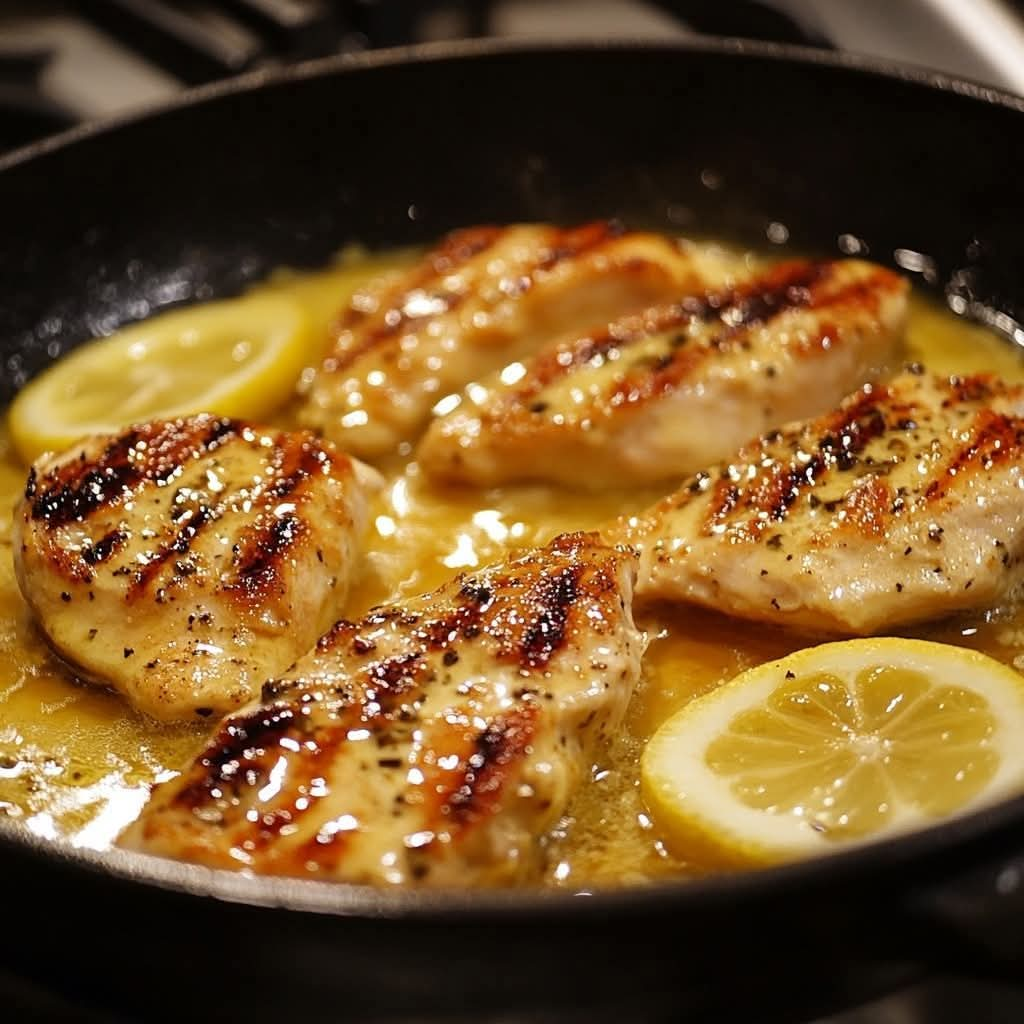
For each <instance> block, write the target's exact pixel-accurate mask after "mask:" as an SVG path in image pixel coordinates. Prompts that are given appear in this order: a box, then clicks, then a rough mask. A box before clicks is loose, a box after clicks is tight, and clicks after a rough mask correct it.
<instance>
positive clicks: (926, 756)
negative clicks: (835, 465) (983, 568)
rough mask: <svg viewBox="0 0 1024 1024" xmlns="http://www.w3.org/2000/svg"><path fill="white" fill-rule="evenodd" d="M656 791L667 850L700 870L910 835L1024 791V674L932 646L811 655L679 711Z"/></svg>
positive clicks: (818, 650) (648, 765)
mask: <svg viewBox="0 0 1024 1024" xmlns="http://www.w3.org/2000/svg"><path fill="white" fill-rule="evenodd" d="M641 786H642V789H643V793H644V797H645V800H646V801H647V804H648V808H649V810H650V812H651V817H652V818H653V819H654V822H655V825H656V826H657V827H658V829H659V830H660V831H661V833H662V835H663V837H664V840H665V842H666V845H667V846H668V847H669V848H670V849H671V850H673V852H676V853H678V854H679V855H680V856H683V857H685V858H687V859H690V860H691V861H694V862H696V863H700V862H702V861H705V862H709V863H713V864H715V865H719V866H753V865H758V864H772V863H779V862H782V861H785V860H790V859H796V858H802V857H808V856H812V855H816V854H822V853H827V852H829V851H834V850H837V849H840V848H842V847H844V846H845V845H847V844H848V843H850V842H859V841H865V840H869V839H876V838H882V837H887V836H890V835H895V834H897V833H901V832H905V831H908V830H910V829H913V828H918V827H922V826H924V825H927V824H930V823H934V822H936V821H938V820H940V819H942V818H944V817H946V816H948V815H952V814H956V813H961V812H964V811H968V810H973V809H975V808H977V807H979V806H981V805H983V804H987V803H991V802H994V801H996V800H999V799H1000V798H1003V797H1007V796H1009V795H1011V794H1014V793H1019V792H1024V678H1022V677H1021V676H1020V675H1018V674H1017V673H1016V672H1014V671H1013V670H1011V669H1009V668H1007V667H1006V666H1005V665H1003V664H1001V663H1000V662H998V661H995V660H994V659H992V658H990V657H988V656H986V655H983V654H980V653H978V652H976V651H970V650H966V649H964V648H960V647H954V646H950V645H947V644H939V643H931V642H928V641H921V640H905V639H899V638H878V639H866V640H848V641H842V642H839V643H829V644H823V645H821V646H819V647H812V648H808V649H806V650H802V651H797V652H796V653H795V654H791V655H789V656H788V657H785V658H782V659H780V660H778V661H772V662H769V663H767V664H764V665H760V666H758V667H757V668H753V669H750V670H749V671H746V672H743V673H741V674H740V675H739V676H737V677H736V678H735V679H733V680H732V681H731V682H729V683H726V684H725V685H724V686H721V687H720V688H718V689H717V690H714V691H712V692H711V693H708V694H706V695H704V696H703V697H700V698H698V699H697V700H695V701H693V702H692V703H690V704H688V705H687V706H686V707H684V708H683V709H682V710H681V711H679V712H678V713H677V714H675V715H673V716H672V717H671V718H669V719H668V720H667V721H666V722H665V723H664V724H663V725H662V726H661V728H660V729H659V730H658V731H657V732H656V733H655V734H654V736H653V737H652V739H651V741H650V742H649V743H648V745H647V747H646V749H645V750H644V753H643V757H642V759H641Z"/></svg>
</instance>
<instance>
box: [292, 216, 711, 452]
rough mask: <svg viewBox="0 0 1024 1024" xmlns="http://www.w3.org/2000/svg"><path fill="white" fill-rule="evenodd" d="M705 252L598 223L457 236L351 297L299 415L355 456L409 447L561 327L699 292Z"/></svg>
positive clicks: (706, 268) (707, 263)
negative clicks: (437, 416)
mask: <svg viewBox="0 0 1024 1024" xmlns="http://www.w3.org/2000/svg"><path fill="white" fill-rule="evenodd" d="M718 262H719V261H716V259H714V258H713V257H712V256H710V255H707V254H704V253H702V252H701V251H699V250H697V249H696V248H695V247H689V248H687V247H686V246H685V244H684V243H681V242H678V243H677V242H676V241H675V240H673V239H669V238H666V237H663V236H661V235H655V234H650V233H646V232H637V231H631V232H623V231H622V230H620V229H619V228H617V227H616V226H615V225H612V224H609V223H605V222H596V223H593V224H586V225H582V226H580V227H577V228H570V229H562V228H557V227H552V226H550V225H542V224H515V225H511V226H508V227H490V226H485V227H475V228H467V229H465V230H462V231H456V232H454V233H453V234H451V235H449V236H448V237H447V238H446V239H445V240H444V241H443V242H442V243H441V244H440V245H439V246H438V247H437V248H435V249H434V250H433V251H431V252H430V253H428V254H427V255H426V256H424V257H423V259H422V260H420V261H419V262H418V263H417V264H416V265H415V266H413V267H412V268H411V269H409V270H407V271H406V272H404V273H400V274H397V275H392V276H390V277H388V278H386V279H384V280H383V282H381V283H379V284H378V285H376V286H374V287H370V288H368V289H367V290H364V291H362V292H359V293H357V294H356V295H355V296H354V298H353V299H352V302H351V304H350V307H349V309H348V310H347V311H346V312H345V314H344V315H343V317H342V319H341V323H340V326H339V329H338V333H337V336H336V338H335V342H334V346H333V348H332V350H331V352H330V353H329V354H328V356H327V358H326V359H325V360H324V362H323V365H322V366H321V367H320V368H319V370H318V371H317V373H316V376H315V378H314V379H313V382H312V385H311V386H310V387H309V388H308V391H307V393H306V394H305V397H304V406H303V409H302V411H301V417H302V421H303V423H304V424H305V425H306V426H309V427H312V428H314V429H316V430H318V431H319V432H321V433H323V434H324V435H325V436H327V437H330V438H332V439H333V440H335V441H337V442H338V443H339V444H341V445H342V446H343V447H344V448H345V449H346V451H351V452H353V453H354V454H355V455H357V456H359V457H360V458H368V459H374V458H377V457H379V456H382V455H386V454H389V453H392V452H394V451H395V450H396V449H397V448H398V446H399V444H400V443H401V442H403V441H413V440H415V439H416V438H417V437H418V436H419V434H420V433H421V432H422V431H423V429H424V428H425V427H426V424H427V422H428V420H429V418H430V415H431V410H432V409H433V407H434V406H435V405H436V404H437V403H438V401H439V400H440V399H442V398H444V397H445V396H447V395H449V394H450V393H452V392H457V391H459V390H461V389H462V388H463V387H464V386H465V385H467V384H468V383H469V382H470V381H474V380H478V379H479V378H481V377H483V376H485V375H487V374H489V373H491V372H493V371H495V370H498V369H500V368H501V367H502V366H504V365H506V364H507V363H509V362H511V361H513V360H515V359H518V358H520V357H522V356H525V355H527V354H529V353H531V352H533V351H534V350H535V349H536V348H537V347H538V346H540V345H541V344H542V343H543V342H544V341H546V340H548V339H550V338H554V337H558V336H560V335H562V334H564V333H565V332H566V331H570V330H582V329H586V328H589V327H591V326H595V325H597V326H599V327H600V326H603V325H604V324H605V323H607V322H608V320H610V319H613V318H614V317H617V316H620V315H621V314H623V313H627V312H631V311H635V310H636V311H638V310H642V309H644V308H645V307H646V306H648V305H650V304H652V303H655V302H659V301H665V300H669V299H672V298H674V297H675V296H676V295H678V294H681V293H686V292H688V291H689V292H692V291H695V290H701V289H702V288H703V287H704V286H705V285H706V284H707V283H708V282H707V281H706V280H705V278H704V276H703V275H705V274H709V273H710V274H718V273H719V271H720V268H719V266H718Z"/></svg>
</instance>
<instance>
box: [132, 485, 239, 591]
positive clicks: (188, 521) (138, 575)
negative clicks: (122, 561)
mask: <svg viewBox="0 0 1024 1024" xmlns="http://www.w3.org/2000/svg"><path fill="white" fill-rule="evenodd" d="M220 515H221V510H220V509H219V508H214V507H211V506H210V505H199V506H197V507H196V508H194V509H189V510H188V511H187V512H186V513H185V514H184V515H183V516H182V518H183V519H184V520H185V522H184V523H183V524H182V526H181V527H180V528H179V530H178V532H177V533H176V534H175V535H174V539H173V540H172V541H171V542H170V543H169V544H164V545H162V546H161V548H160V550H159V551H157V552H156V553H155V554H154V555H153V556H152V557H151V558H150V559H149V561H148V562H146V563H145V564H144V565H142V566H141V567H140V568H139V569H136V570H135V572H134V573H133V574H132V582H131V586H130V587H129V588H128V592H127V594H126V599H127V600H128V601H129V602H131V601H137V600H138V599H139V598H140V597H142V595H143V594H144V593H145V592H146V590H147V588H148V587H149V585H150V584H151V583H152V582H153V580H155V579H156V578H157V576H158V575H159V574H160V571H161V570H162V569H163V567H164V566H165V565H166V564H167V563H168V562H169V561H171V559H174V562H175V569H174V572H173V573H172V575H171V579H170V581H169V582H170V583H178V582H181V580H183V579H185V578H187V577H189V576H191V575H192V574H193V572H194V565H193V564H192V563H191V562H190V561H189V560H188V554H189V550H190V549H191V547H192V542H193V541H194V540H195V539H196V537H198V536H199V534H200V533H202V531H203V530H204V529H205V528H206V527H207V526H208V525H209V524H210V523H213V522H216V520H217V519H219V518H220Z"/></svg>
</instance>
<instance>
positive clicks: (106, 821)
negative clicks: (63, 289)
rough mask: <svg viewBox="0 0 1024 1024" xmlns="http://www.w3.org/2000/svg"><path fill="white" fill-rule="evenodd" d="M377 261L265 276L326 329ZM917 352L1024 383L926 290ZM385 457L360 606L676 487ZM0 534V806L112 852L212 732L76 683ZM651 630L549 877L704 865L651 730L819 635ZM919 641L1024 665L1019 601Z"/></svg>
mask: <svg viewBox="0 0 1024 1024" xmlns="http://www.w3.org/2000/svg"><path fill="white" fill-rule="evenodd" d="M381 266H382V263H381V261H375V262H367V261H363V262H357V263H354V264H353V263H351V262H345V263H343V264H340V265H339V266H338V267H336V268H333V269H330V270H326V271H322V272H320V273H316V274H306V275H301V276H295V275H281V276H279V277H278V278H276V279H274V280H272V281H271V282H270V283H268V284H267V285H264V286H263V287H266V288H277V287H286V288H289V289H291V290H292V291H293V292H294V293H295V294H296V295H298V296H299V297H300V298H301V299H302V301H303V302H304V304H305V305H306V307H307V309H308V310H309V311H310V314H311V315H312V316H313V317H314V318H315V320H316V321H317V323H318V324H321V325H323V334H324V335H326V330H327V325H328V324H329V322H330V321H331V320H332V319H333V317H334V316H335V315H336V313H337V311H338V309H339V308H340V307H341V305H342V304H343V303H344V301H345V299H346V297H347V295H348V294H350V293H351V291H352V290H354V288H355V287H357V286H358V285H359V284H360V283H361V282H362V281H364V280H365V279H366V278H367V277H369V276H371V275H372V274H373V273H375V272H377V271H378V270H379V269H380V268H381ZM905 355H906V358H907V359H908V360H918V361H920V362H922V363H924V364H925V365H926V366H928V368H929V369H931V370H934V371H936V372H940V373H971V372H977V371H979V370H988V371H992V372H995V373H997V374H999V375H1001V376H1003V377H1004V378H1006V379H1008V380H1014V381H1024V359H1022V358H1021V356H1020V355H1019V354H1018V352H1016V351H1015V350H1014V349H1013V348H1012V347H1011V346H1010V345H1009V344H1008V343H1006V342H1005V341H1003V340H1001V339H999V338H998V337H996V336H995V335H994V334H992V333H990V332H988V331H987V330H985V329H982V328H980V327H976V326H973V325H971V324H968V323H966V322H964V321H962V320H960V319H958V318H957V317H955V316H954V315H953V314H952V313H950V312H947V311H946V310H943V309H941V308H940V307H938V306H937V305H933V304H932V303H931V302H930V301H928V300H925V299H924V298H921V297H919V296H918V297H915V298H914V299H913V301H912V306H911V318H910V325H909V330H908V336H907V341H906V353H905ZM315 359H316V353H311V362H315ZM284 419H285V421H287V414H286V415H285V416H284ZM385 469H386V470H387V473H388V477H389V484H388V487H387V488H386V489H385V491H384V492H383V494H382V495H381V496H380V497H379V498H378V499H377V502H376V507H375V508H374V510H373V514H372V516H371V526H370V529H369V534H368V537H367V542H366V549H367V555H366V569H365V572H364V574H363V577H362V579H361V580H360V582H359V583H358V585H357V586H356V587H355V589H354V591H353V593H352V595H351V598H350V601H349V608H348V614H349V615H350V616H354V615H358V614H360V613H361V612H362V611H364V610H365V609H366V608H368V607H369V606H371V605H373V604H376V603H379V602H381V601H385V600H390V599H394V598H401V597H404V596H409V595H412V594H417V593H422V592H423V591H425V590H429V589H432V588H433V587H435V586H437V585H439V584H440V583H441V582H443V581H444V580H445V579H447V578H448V577H449V576H451V575H452V574H453V573H455V572H458V571H460V570H463V569H472V568H474V567H476V566H478V565H482V564H484V563H486V562H488V561H492V560H494V559H496V558H499V557H500V556H501V555H502V553H503V552H504V551H506V550H507V549H508V548H510V547H523V546H528V545H532V544H534V543H539V542H543V541H546V540H548V539H549V538H551V537H552V536H554V535H556V534H558V533H560V532H562V531H565V530H576V529H585V528H588V527H592V526H597V525H598V524H600V523H602V522H605V521H607V520H608V519H610V518H612V517H613V516H616V515H619V514H622V513H631V512H636V511H639V510H641V509H642V508H644V507H645V506H646V505H648V504H650V502H651V501H653V500H654V499H655V498H657V497H659V496H660V493H662V492H663V490H664V488H650V489H647V490H643V489H637V488H635V487H634V488H630V489H629V490H628V491H627V490H623V491H608V492H606V493H602V494H598V495H593V494H581V493H579V492H577V491H576V490H571V489H565V490H563V489H559V488H554V487H547V486H518V487H504V488H497V489H492V490H485V491H476V490H471V489H461V490H460V489H450V488H449V489H438V488H435V487H432V486H430V485H429V484H428V483H427V482H425V481H424V480H423V479H422V478H421V476H420V474H419V473H418V471H417V467H416V465H415V463H411V462H408V461H403V460H400V459H396V461H395V463H394V464H393V465H392V466H390V467H385ZM25 472H26V471H25V468H24V467H23V466H21V465H19V464H18V463H17V462H16V461H15V459H14V456H13V455H12V454H11V453H10V451H9V446H8V445H7V442H6V440H5V439H3V438H2V437H0V503H2V504H3V505H4V506H5V507H7V508H10V507H12V506H13V504H14V502H15V501H16V500H17V498H18V495H19V493H20V491H21V488H22V487H23V484H24V478H25ZM0 546H2V547H3V548H4V549H5V550H4V551H3V553H2V554H0V813H6V814H7V815H9V816H10V817H12V818H15V819H18V820H20V821H21V822H22V823H23V824H24V825H25V826H26V827H27V828H29V829H31V830H32V831H33V832H35V833H37V834H39V835H42V836H47V837H66V838H67V839H69V840H70V841H71V842H72V843H73V844H75V845H79V846H84V847H90V848H95V849H105V848H108V847H109V846H111V844H112V843H113V841H114V839H115V837H116V836H117V834H118V832H119V831H120V830H121V828H123V827H124V825H125V824H127V822H129V821H130V820H132V819H133V818H134V817H135V816H136V815H137V814H138V812H139V810H140V809H141V807H142V805H143V803H144V802H145V799H146V796H147V793H148V790H149V786H150V785H151V784H152V783H153V782H156V781H159V780H161V779H163V778H167V777H169V776H170V775H172V774H173V773H174V772H175V771H176V770H177V769H178V768H179V767H181V766H182V765H183V763H184V762H185V761H186V760H187V759H188V758H189V757H190V756H192V754H193V753H194V752H195V751H196V750H197V749H198V748H199V747H200V745H201V744H202V742H203V738H204V736H205V735H206V733H207V731H208V727H200V726H195V725H191V724H190V725H182V726H161V725H159V724H157V723H154V722H153V721H152V720H150V719H147V718H145V717H144V716H142V715H140V714H137V713H135V712H133V711H132V710H131V709H130V708H129V707H128V705H127V704H126V703H125V702H124V701H123V700H122V699H121V698H120V697H117V696H115V695H113V694H110V693H107V692H104V691H101V690H98V689H96V688H95V687H92V686H88V685H85V684H81V683H78V682H76V681H75V680H74V678H73V677H72V676H71V674H70V673H69V672H68V671H67V670H66V669H65V668H64V667H63V666H62V665H61V664H60V663H59V662H58V661H57V660H56V659H55V658H54V656H53V655H52V654H51V653H50V652H49V651H48V649H47V648H46V646H45V645H44V644H43V642H42V641H41V640H40V638H39V637H38V635H37V634H36V633H35V631H34V630H33V628H32V626H31V623H30V621H29V617H28V613H27V609H26V607H25V604H24V602H23V601H22V599H21V597H20V594H19V592H18V588H17V584H16V582H15V580H14V574H13V569H12V565H11V554H10V523H9V519H8V518H7V517H4V519H3V521H2V522H0ZM639 624H640V625H641V626H642V627H643V628H645V629H646V630H647V631H648V633H649V635H650V637H651V644H650V648H649V651H648V653H647V655H646V658H645V667H644V676H643V681H642V683H641V685H640V687H639V689H638V691H637V693H636V695H635V697H634V699H633V701H632V704H631V706H630V711H629V715H628V719H627V724H626V728H625V729H624V730H623V733H622V735H621V736H620V737H619V738H618V739H617V741H616V742H615V744H614V746H613V748H612V749H610V750H608V751H607V752H606V754H605V756H604V757H603V758H602V760H601V762H600V763H599V764H597V765H595V766H594V771H593V780H592V782H591V783H590V784H589V785H587V786H585V787H584V788H583V790H582V791H581V792H580V794H579V795H578V797H577V799H576V800H575V803H574V805H573V806H572V807H571V808H570V812H569V814H568V815H567V816H566V817H565V819H564V820H563V822H562V824H561V826H560V827H559V828H558V829H557V830H556V831H555V833H554V835H553V836H552V837H551V838H550V840H549V858H548V859H549V869H548V877H547V880H548V881H549V882H550V883H551V884H555V885H563V886H568V887H571V888H574V889H580V888H585V887H587V886H588V885H597V884H609V883H635V882H642V881H646V880H649V879H653V878H657V877H660V876H663V875H666V874H675V875H679V874H694V873H696V870H697V869H696V868H694V867H692V866H690V865H688V864H686V863H685V862H682V861H680V860H679V859H677V858H674V857H672V856H671V855H669V854H668V853H667V852H666V851H665V850H664V848H663V847H662V845H661V844H660V842H659V841H658V837H657V834H656V832H655V830H654V829H653V827H652V826H651V823H650V821H649V820H648V818H647V817H646V815H645V813H644V808H643V805H642V803H641V800H640V796H639V791H638V785H637V763H638V758H639V754H640V751H641V749H642V746H643V743H644V740H645V739H646V737H648V736H650V735H651V733H652V732H653V731H654V730H655V729H656V728H657V727H658V725H659V724H660V723H661V722H662V721H664V720H665V718H666V717H667V716H668V715H670V714H671V713H673V712H674V711H676V710H677V709H678V708H680V707H681V706H682V705H683V704H684V703H686V702H687V701H688V700H690V699H691V698H693V697H694V696H697V695H699V694H702V693H705V692H707V691H708V690H710V689H712V688H713V687H715V686H717V685H719V684H721V683H722V682H724V681H725V680H727V679H729V678H731V677H732V676H733V675H735V674H736V673H737V672H739V671H742V670H743V669H746V668H749V667H752V666H753V665H756V664H758V663H760V662H762V661H766V660H768V659H771V658H775V657H779V656H781V655H783V654H786V653H788V652H790V651H792V650H796V649H798V648H800V647H803V646H807V644H808V643H810V642H813V638H808V637H805V636H799V635H797V634H794V633H789V632H786V631H784V630H781V629H779V628H777V627H770V626H756V625H751V624H749V623H738V622H736V621H734V620H730V619H728V618H726V617H725V616H721V615H716V614H714V613H711V612H707V611H701V610H696V609H689V608H680V609H672V608H658V609H654V610H651V611H648V612H646V613H645V614H644V615H642V616H641V617H640V618H639ZM907 635H917V636H924V637H929V638H932V639H940V640H945V641H947V642H955V643H960V644H963V645H966V646H971V647H976V648H978V649H980V650H983V651H986V652H987V653H989V654H992V655H994V656H995V657H997V658H999V659H1000V660H1002V661H1005V662H1008V663H1010V664H1014V663H1015V662H1016V663H1017V664H1018V667H1024V611H1022V610H1017V609H1003V610H998V611H992V612H989V613H987V614H981V615H978V616H976V617H972V618H971V619H969V620H967V619H965V620H962V621H960V620H958V621H956V622H945V623H940V624H935V625H931V626H929V627H927V628H924V629H919V630H916V631H912V632H910V631H908V633H907Z"/></svg>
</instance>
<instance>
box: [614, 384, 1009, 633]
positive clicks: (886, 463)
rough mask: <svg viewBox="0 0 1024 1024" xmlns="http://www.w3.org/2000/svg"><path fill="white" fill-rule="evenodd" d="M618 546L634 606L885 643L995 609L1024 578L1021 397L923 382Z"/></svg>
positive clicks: (682, 505)
mask: <svg viewBox="0 0 1024 1024" xmlns="http://www.w3.org/2000/svg"><path fill="white" fill-rule="evenodd" d="M609 535H610V536H612V537H614V538H616V539H619V540H622V539H628V540H629V541H630V542H632V543H634V544H636V545H638V546H639V547H640V548H641V549H642V552H641V560H640V574H639V579H638V584H637V591H638V594H641V595H643V596H644V597H645V598H647V599H651V598H658V599H667V600H680V601H688V602H693V603H696V604H702V605H707V606H709V607H712V608H716V609H719V610H720V611H723V612H726V613H728V614H732V615H738V616H742V617H744V618H751V619H761V620H764V621H768V622H776V623H779V624H780V625H783V626H792V627H797V628H804V629H810V630H821V631H828V632H840V633H874V632H878V631H880V630H888V629H894V628H897V627H899V626H902V625H905V624H907V623H912V622H919V621H922V620H925V619H934V618H940V617H942V616H944V615H950V614H953V613H955V612H962V611H965V610H969V609H973V608H986V607H991V606H993V605H996V604H998V603H999V602H1001V601H1003V600H1005V599H1006V598H1007V597H1009V596H1011V595H1012V593H1013V592H1014V591H1015V589H1016V588H1017V587H1018V586H1019V585H1020V582H1021V580H1022V578H1024V388H1021V387H1019V386H1012V387H1011V386H1008V385H1006V384H1003V383H1001V382H999V381H998V380H996V379H994V378H992V377H988V376H984V375H982V376H976V377H968V378H956V377H954V378H938V377H932V376H930V375H928V374H926V373H924V371H923V370H921V368H920V367H914V368H912V369H911V370H910V371H909V372H905V373H903V374H901V375H899V376H897V377H895V378H893V379H892V380H890V381H888V382H887V383H884V384H878V385H875V386H874V387H871V386H865V387H864V388H862V389H861V390H859V391H857V392H855V393H854V394H852V395H850V396H849V397H848V398H847V399H846V400H845V401H844V402H843V403H842V405H841V406H840V407H839V408H838V409H836V410H834V411H833V412H830V413H828V414H826V415H825V416H822V417H819V418H818V419H814V420H810V421H808V422H806V423H803V424H796V425H793V426H791V427H788V428H786V429H785V430H781V431H777V432H775V433H773V434H768V435H766V436H764V437H762V438H759V439H755V440H754V441H752V442H751V443H750V444H748V445H746V446H744V447H743V448H742V449H741V450H740V451H739V452H737V453H736V455H735V456H734V457H733V458H732V459H730V460H728V461H727V462H725V463H722V464H721V465H718V466H715V467H713V468H711V469H710V470H708V471H707V472H701V473H698V474H697V475H696V476H694V477H692V478H691V479H690V480H688V481H687V482H686V483H685V484H684V485H683V486H682V487H681V488H680V489H679V490H678V491H676V493H675V494H673V495H670V496H669V497H667V498H665V499H664V500H662V501H661V502H659V503H658V504H657V505H655V506H654V507H653V508H652V509H650V510H649V511H648V512H647V513H645V514H644V515H642V516H640V517H638V518H636V519H634V520H630V521H628V522H624V523H621V524H619V526H618V527H617V528H615V529H612V530H610V531H609Z"/></svg>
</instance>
